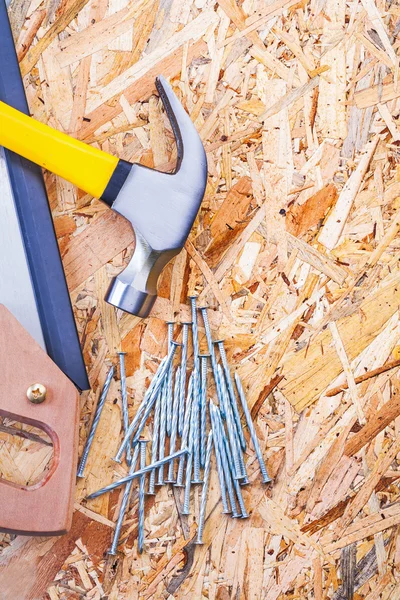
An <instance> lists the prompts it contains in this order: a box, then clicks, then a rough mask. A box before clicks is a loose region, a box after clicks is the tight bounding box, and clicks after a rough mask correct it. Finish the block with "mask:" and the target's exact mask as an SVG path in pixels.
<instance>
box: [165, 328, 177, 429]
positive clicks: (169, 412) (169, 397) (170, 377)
mask: <svg viewBox="0 0 400 600" xmlns="http://www.w3.org/2000/svg"><path fill="white" fill-rule="evenodd" d="M174 325H175V322H174V321H167V326H168V348H170V346H171V343H172V340H173V337H174ZM172 382H173V365H172V363H171V365H170V367H169V371H168V385H167V391H168V393H167V435H168V437H170V436H171V422H172V394H173V387H172Z"/></svg>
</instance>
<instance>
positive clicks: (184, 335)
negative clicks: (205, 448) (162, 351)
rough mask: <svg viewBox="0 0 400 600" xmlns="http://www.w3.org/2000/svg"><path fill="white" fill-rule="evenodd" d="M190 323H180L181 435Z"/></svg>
mask: <svg viewBox="0 0 400 600" xmlns="http://www.w3.org/2000/svg"><path fill="white" fill-rule="evenodd" d="M190 325H191V323H182V356H181V365H180V366H181V381H180V390H179V415H178V433H179V435H180V436H182V432H183V425H184V416H185V389H186V367H187V354H188V341H189V327H190Z"/></svg>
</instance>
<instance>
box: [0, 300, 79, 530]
mask: <svg viewBox="0 0 400 600" xmlns="http://www.w3.org/2000/svg"><path fill="white" fill-rule="evenodd" d="M0 331H1V344H0V374H1V394H0V415H1V416H3V417H8V418H10V419H15V420H17V421H20V422H22V423H28V424H30V425H33V426H36V427H40V428H42V429H44V430H45V431H46V433H47V434H48V435H49V437H50V438H51V440H52V443H53V459H52V462H51V465H50V469H49V470H48V471H47V472H46V474H45V475H44V477H43V478H42V479H41V480H40V481H39V482H37V483H36V484H35V485H33V486H30V487H25V486H22V485H17V484H15V483H11V482H9V481H6V480H4V479H1V478H0V531H4V532H7V533H17V534H22V535H40V536H43V535H61V534H63V533H66V532H67V531H68V529H69V527H70V525H71V521H72V510H73V503H74V489H75V479H76V466H77V453H78V423H79V402H78V392H77V390H76V388H75V386H74V385H73V383H71V381H70V380H69V379H68V378H67V377H66V376H65V375H64V373H62V371H60V369H59V368H58V367H57V366H56V365H55V364H54V363H53V361H52V360H51V359H50V358H49V356H48V355H47V354H46V352H44V350H42V348H41V347H40V346H39V345H38V344H37V343H36V341H35V340H34V339H33V338H32V337H31V336H30V335H29V334H28V333H27V332H26V331H25V329H24V328H23V327H22V326H21V325H20V323H19V322H18V321H17V320H16V319H15V318H14V317H13V316H12V314H11V313H10V312H9V311H8V310H7V309H6V308H5V307H4V306H3V305H0ZM34 383H41V384H43V385H44V386H45V387H46V389H47V395H46V399H45V401H44V402H43V403H42V404H33V403H31V402H30V401H29V400H28V398H27V394H26V393H27V389H28V388H29V387H30V386H31V385H32V384H34Z"/></svg>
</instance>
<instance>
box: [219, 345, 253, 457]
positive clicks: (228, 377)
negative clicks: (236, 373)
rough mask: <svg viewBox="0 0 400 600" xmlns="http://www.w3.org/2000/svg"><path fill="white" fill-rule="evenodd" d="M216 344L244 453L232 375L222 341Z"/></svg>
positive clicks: (242, 435) (244, 440)
mask: <svg viewBox="0 0 400 600" xmlns="http://www.w3.org/2000/svg"><path fill="white" fill-rule="evenodd" d="M216 343H217V345H218V348H219V354H220V357H221V361H222V366H223V368H224V373H225V380H226V384H227V387H228V393H229V399H230V404H231V408H232V412H233V417H234V419H235V423H236V429H237V432H238V435H239V439H240V446H241V448H242V450H243V451H245V450H246V438H245V437H244V432H243V428H242V422H241V420H240V413H239V407H238V404H237V399H236V394H235V390H234V387H233V381H232V375H231V371H230V368H229V363H228V358H227V356H226V351H225V346H224V341H223V340H217V342H216Z"/></svg>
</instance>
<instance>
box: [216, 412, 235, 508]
mask: <svg viewBox="0 0 400 600" xmlns="http://www.w3.org/2000/svg"><path fill="white" fill-rule="evenodd" d="M218 410H219V409H218V408H217V407H216V406H215V404H214V403H212V405H211V421H212V424H213V430H214V431H215V439H216V444H217V445H218V447H219V452H220V456H221V462H222V469H223V471H224V476H225V483H226V488H227V491H228V497H229V503H230V505H231V508H232V517H233V518H235V519H236V518H239V517H240V516H241V514H240V513H239V512H238V509H237V505H236V499H235V492H234V489H233V483H232V481H233V472H232V465H231V464H230V461H229V459H228V454H227V451H226V448H225V443H224V437H225V434H224V432H223V431H222V429H221V427H220V425H219V422H218V417H217V411H218Z"/></svg>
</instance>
